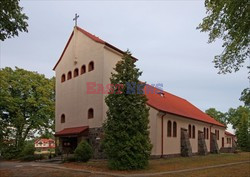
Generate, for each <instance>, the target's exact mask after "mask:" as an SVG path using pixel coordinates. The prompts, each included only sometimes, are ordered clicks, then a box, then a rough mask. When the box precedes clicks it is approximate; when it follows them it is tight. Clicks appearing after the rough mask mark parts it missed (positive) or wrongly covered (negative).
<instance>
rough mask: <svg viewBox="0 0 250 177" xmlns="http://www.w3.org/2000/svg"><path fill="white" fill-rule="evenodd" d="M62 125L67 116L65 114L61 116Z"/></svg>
mask: <svg viewBox="0 0 250 177" xmlns="http://www.w3.org/2000/svg"><path fill="white" fill-rule="evenodd" d="M61 123H65V115H64V114H62V115H61Z"/></svg>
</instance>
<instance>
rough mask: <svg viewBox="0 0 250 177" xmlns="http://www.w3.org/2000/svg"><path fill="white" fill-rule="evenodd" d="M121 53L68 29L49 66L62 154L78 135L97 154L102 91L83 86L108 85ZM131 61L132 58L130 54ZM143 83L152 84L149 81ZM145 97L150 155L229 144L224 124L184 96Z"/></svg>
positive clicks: (203, 151)
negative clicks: (53, 80)
mask: <svg viewBox="0 0 250 177" xmlns="http://www.w3.org/2000/svg"><path fill="white" fill-rule="evenodd" d="M146 37H147V36H145V38H146ZM155 52H157V51H155ZM123 53H124V52H123V51H122V50H120V49H118V48H116V47H115V46H113V45H111V44H110V43H108V42H106V41H103V40H102V39H100V38H98V37H96V36H94V35H93V34H91V33H89V32H87V31H85V30H84V29H81V28H80V27H78V26H76V27H75V28H74V31H73V32H72V34H71V36H70V38H69V40H68V42H67V44H66V47H65V48H64V50H63V53H62V54H61V57H60V58H59V60H58V62H57V63H56V65H55V67H54V70H55V72H56V115H55V130H56V133H55V136H56V142H57V146H58V147H59V149H60V150H61V151H62V152H63V153H72V152H74V149H75V148H76V147H77V144H78V143H79V142H80V141H81V140H87V141H89V143H90V144H91V145H92V146H93V148H94V157H95V158H102V157H103V156H102V152H103V151H102V149H101V145H100V144H101V143H100V142H101V140H102V138H103V136H104V134H103V128H102V124H103V122H104V121H105V119H106V118H107V116H106V112H107V110H108V107H107V105H106V103H105V100H104V98H105V97H106V96H107V94H105V93H104V94H102V93H95V94H94V93H90V92H92V91H93V92H95V90H90V92H87V90H88V88H87V87H88V84H90V86H91V84H92V86H91V87H92V88H95V89H96V90H97V89H99V90H102V88H101V87H98V86H99V85H100V86H104V87H105V86H106V85H108V84H109V83H110V80H109V79H110V77H111V72H113V71H114V70H113V68H114V67H115V65H116V63H117V62H118V61H120V60H121V58H122V56H123ZM133 60H135V61H136V60H137V59H136V58H134V57H133ZM150 62H154V60H153V59H152V60H151V61H150ZM176 72H178V68H176ZM152 74H154V73H152ZM162 74H164V71H162ZM156 77H157V76H156ZM95 84H96V85H95ZM197 84H198V83H197ZM93 85H94V86H93ZM100 88H101V89H100ZM148 88H150V89H151V90H152V89H153V90H154V89H156V88H155V87H152V86H149V87H148ZM88 91H89V90H88ZM146 96H147V98H148V102H147V105H148V107H149V108H150V111H149V121H150V123H149V126H150V129H149V131H150V140H151V143H152V144H153V148H152V151H151V155H152V156H155V157H165V156H175V155H182V156H191V155H192V154H202V155H205V154H207V153H209V152H211V153H218V152H219V151H220V149H221V148H223V147H225V146H228V147H232V144H230V143H227V144H225V138H229V137H230V135H227V134H225V130H226V127H225V125H223V124H221V123H220V122H218V121H216V120H215V119H213V118H212V117H210V116H209V115H207V114H205V113H204V112H203V111H201V110H200V109H198V108H197V107H196V106H194V105H193V104H191V103H190V102H189V101H187V100H185V99H183V98H181V97H178V96H176V95H173V94H171V93H169V92H165V91H162V92H161V93H158V94H156V93H155V92H154V93H146ZM201 99H203V98H201ZM203 101H204V102H205V101H206V100H204V99H203ZM228 142H229V141H228Z"/></svg>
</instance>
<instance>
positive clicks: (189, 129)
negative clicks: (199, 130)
mask: <svg viewBox="0 0 250 177" xmlns="http://www.w3.org/2000/svg"><path fill="white" fill-rule="evenodd" d="M188 136H189V138H192V128H191V125H189V126H188Z"/></svg>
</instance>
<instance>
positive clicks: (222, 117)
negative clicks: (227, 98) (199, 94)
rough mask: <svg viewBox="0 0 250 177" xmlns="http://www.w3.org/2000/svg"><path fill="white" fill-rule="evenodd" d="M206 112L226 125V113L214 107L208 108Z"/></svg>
mask: <svg viewBox="0 0 250 177" xmlns="http://www.w3.org/2000/svg"><path fill="white" fill-rule="evenodd" d="M205 112H206V114H208V115H209V116H211V117H212V118H214V119H215V120H217V121H219V122H220V123H222V124H224V125H227V117H226V114H224V113H222V112H220V111H217V110H216V109H215V108H209V109H207V110H206V111H205Z"/></svg>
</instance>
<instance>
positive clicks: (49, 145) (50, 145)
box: [35, 138, 55, 151]
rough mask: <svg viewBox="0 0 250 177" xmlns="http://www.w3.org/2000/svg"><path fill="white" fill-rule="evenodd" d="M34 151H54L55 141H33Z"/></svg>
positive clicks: (43, 139)
mask: <svg viewBox="0 0 250 177" xmlns="http://www.w3.org/2000/svg"><path fill="white" fill-rule="evenodd" d="M35 148H36V150H40V151H48V150H49V149H55V140H53V139H45V138H42V139H38V140H36V141H35Z"/></svg>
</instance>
